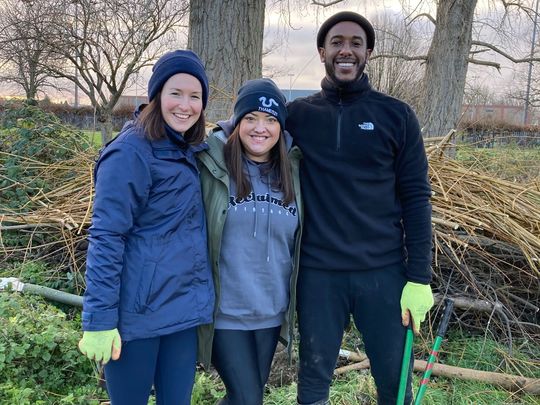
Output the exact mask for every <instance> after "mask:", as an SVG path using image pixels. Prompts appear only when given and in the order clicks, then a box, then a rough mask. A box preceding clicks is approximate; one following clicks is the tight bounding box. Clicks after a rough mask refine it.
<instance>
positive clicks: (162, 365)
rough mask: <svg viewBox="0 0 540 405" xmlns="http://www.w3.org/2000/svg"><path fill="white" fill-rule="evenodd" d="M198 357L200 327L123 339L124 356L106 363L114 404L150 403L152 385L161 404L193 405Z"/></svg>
mask: <svg viewBox="0 0 540 405" xmlns="http://www.w3.org/2000/svg"><path fill="white" fill-rule="evenodd" d="M196 360H197V328H190V329H187V330H184V331H180V332H177V333H173V334H170V335H165V336H160V337H155V338H150V339H139V340H132V341H129V342H126V343H124V342H122V352H121V354H120V358H119V359H118V360H116V361H113V360H111V361H109V362H108V363H107V364H106V365H105V379H106V382H107V391H108V392H109V396H110V398H111V405H124V404H125V405H139V404H140V405H146V404H147V403H148V398H149V396H150V390H151V389H152V384H154V388H155V391H156V404H157V405H173V404H174V405H189V403H190V401H191V391H192V389H193V383H194V381H195V363H196Z"/></svg>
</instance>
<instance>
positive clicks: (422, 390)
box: [414, 336, 443, 405]
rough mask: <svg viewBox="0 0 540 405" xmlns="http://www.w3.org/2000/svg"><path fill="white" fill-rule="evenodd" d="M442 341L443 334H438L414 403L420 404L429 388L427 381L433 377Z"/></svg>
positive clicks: (415, 404)
mask: <svg viewBox="0 0 540 405" xmlns="http://www.w3.org/2000/svg"><path fill="white" fill-rule="evenodd" d="M442 341H443V338H442V337H441V336H437V337H436V338H435V343H434V344H433V348H432V349H431V353H430V355H429V359H428V362H427V365H426V369H425V370H424V375H423V376H422V380H421V381H420V388H418V392H417V393H416V399H415V401H414V405H420V404H421V403H422V399H423V398H424V395H425V393H426V390H427V386H428V385H427V383H428V381H429V378H430V377H431V372H432V371H433V365H434V364H435V362H436V361H437V355H438V354H439V348H440V347H441V343H442Z"/></svg>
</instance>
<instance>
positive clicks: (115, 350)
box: [79, 329, 122, 364]
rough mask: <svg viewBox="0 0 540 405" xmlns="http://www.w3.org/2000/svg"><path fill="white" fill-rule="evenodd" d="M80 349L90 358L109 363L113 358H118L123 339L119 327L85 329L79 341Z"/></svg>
mask: <svg viewBox="0 0 540 405" xmlns="http://www.w3.org/2000/svg"><path fill="white" fill-rule="evenodd" d="M79 350H80V351H81V352H82V354H84V355H85V356H86V357H88V358H89V359H90V360H95V361H97V362H101V364H107V362H108V361H109V360H110V359H111V358H112V359H113V360H118V359H119V358H120V351H121V350H122V341H121V339H120V334H119V333H118V329H112V330H101V331H85V332H84V333H83V337H82V339H81V340H80V341H79Z"/></svg>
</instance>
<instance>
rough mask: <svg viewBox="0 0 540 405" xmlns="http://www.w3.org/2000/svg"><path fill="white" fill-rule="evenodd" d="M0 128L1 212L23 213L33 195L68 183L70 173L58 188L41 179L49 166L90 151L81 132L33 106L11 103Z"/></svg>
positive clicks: (60, 182) (45, 178) (5, 111)
mask: <svg viewBox="0 0 540 405" xmlns="http://www.w3.org/2000/svg"><path fill="white" fill-rule="evenodd" d="M0 128H1V129H0V167H2V169H1V171H2V177H1V178H0V189H1V190H2V193H1V194H0V210H1V209H2V208H4V209H16V210H17V209H20V208H21V207H23V206H24V205H25V204H27V203H28V201H29V200H30V199H31V197H32V196H33V195H35V194H37V193H46V192H48V191H50V190H52V189H53V188H54V187H55V186H57V185H58V184H62V182H65V181H66V180H67V179H68V178H69V173H66V178H62V179H58V182H57V183H56V184H52V183H51V181H50V179H47V177H46V176H43V175H41V174H42V173H43V171H44V170H47V167H46V165H50V164H53V163H57V162H62V161H65V160H69V159H72V158H74V157H75V156H76V155H77V153H78V152H80V151H82V150H86V149H88V148H90V144H89V142H88V139H87V137H86V136H85V135H84V134H83V133H82V132H81V131H79V130H77V129H75V128H72V127H70V126H67V125H64V124H63V123H62V122H61V121H60V120H59V119H58V118H57V117H56V116H55V115H54V114H50V113H47V112H45V111H43V110H41V109H40V108H39V107H37V106H35V105H31V104H29V103H20V102H11V103H7V104H6V105H5V110H4V111H3V113H2V120H1V122H0Z"/></svg>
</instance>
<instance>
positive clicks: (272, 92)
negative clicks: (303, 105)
mask: <svg viewBox="0 0 540 405" xmlns="http://www.w3.org/2000/svg"><path fill="white" fill-rule="evenodd" d="M286 103H287V99H286V98H285V95H284V94H283V92H282V91H281V90H280V89H279V88H278V87H277V86H276V84H275V83H274V82H273V81H272V80H270V79H254V80H248V81H247V82H245V83H244V84H243V85H242V87H240V89H239V90H238V96H237V97H236V102H235V104H234V114H233V123H234V126H235V127H236V126H237V125H238V123H239V122H240V120H241V119H242V117H243V116H244V115H246V114H247V113H250V112H253V111H261V112H264V113H267V114H270V115H273V116H274V117H276V118H277V120H278V122H279V124H280V125H281V129H284V128H285V120H286V119H287V107H286V106H285V104H286Z"/></svg>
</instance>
